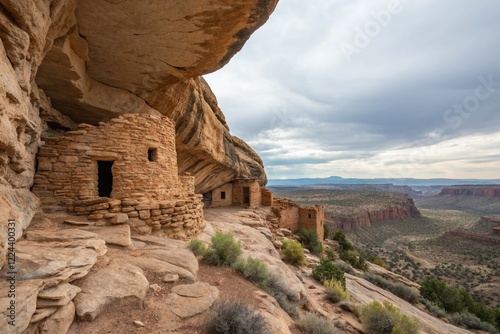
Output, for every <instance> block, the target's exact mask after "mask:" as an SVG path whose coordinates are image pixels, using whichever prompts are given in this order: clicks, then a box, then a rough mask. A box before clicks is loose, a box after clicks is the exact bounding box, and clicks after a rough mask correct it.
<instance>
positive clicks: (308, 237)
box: [297, 227, 323, 254]
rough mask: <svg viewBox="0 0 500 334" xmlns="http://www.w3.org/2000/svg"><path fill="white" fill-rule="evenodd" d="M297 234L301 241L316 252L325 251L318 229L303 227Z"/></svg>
mask: <svg viewBox="0 0 500 334" xmlns="http://www.w3.org/2000/svg"><path fill="white" fill-rule="evenodd" d="M297 236H298V237H299V240H300V242H301V243H302V244H303V245H304V246H305V247H306V248H307V249H309V250H310V251H311V252H313V253H314V254H321V253H322V252H323V244H322V243H321V241H320V240H319V238H318V233H316V231H314V230H311V229H306V228H302V227H301V228H300V229H299V230H298V231H297Z"/></svg>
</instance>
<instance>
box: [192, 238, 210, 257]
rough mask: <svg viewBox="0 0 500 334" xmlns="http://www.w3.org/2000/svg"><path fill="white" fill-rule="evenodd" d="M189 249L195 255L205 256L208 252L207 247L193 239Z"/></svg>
mask: <svg viewBox="0 0 500 334" xmlns="http://www.w3.org/2000/svg"><path fill="white" fill-rule="evenodd" d="M189 249H191V251H192V252H193V253H194V254H195V255H202V256H203V255H205V253H206V252H207V245H205V243H204V242H203V241H201V240H198V239H193V240H191V241H190V242H189Z"/></svg>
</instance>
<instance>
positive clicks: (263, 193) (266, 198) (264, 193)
mask: <svg viewBox="0 0 500 334" xmlns="http://www.w3.org/2000/svg"><path fill="white" fill-rule="evenodd" d="M260 197H261V201H262V205H263V206H273V200H274V195H273V192H272V191H271V190H269V189H267V188H264V187H262V188H260Z"/></svg>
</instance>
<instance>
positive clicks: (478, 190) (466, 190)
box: [440, 185, 500, 198]
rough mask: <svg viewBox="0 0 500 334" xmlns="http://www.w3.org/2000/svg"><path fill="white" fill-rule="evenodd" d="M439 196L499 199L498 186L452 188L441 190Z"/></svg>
mask: <svg viewBox="0 0 500 334" xmlns="http://www.w3.org/2000/svg"><path fill="white" fill-rule="evenodd" d="M440 195H451V196H475V197H498V198H500V186H497V185H491V186H452V187H446V188H443V189H442V190H441V193H440Z"/></svg>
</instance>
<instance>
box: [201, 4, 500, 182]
mask: <svg viewBox="0 0 500 334" xmlns="http://www.w3.org/2000/svg"><path fill="white" fill-rule="evenodd" d="M398 3H399V5H398V6H397V8H398V10H397V11H393V12H394V13H391V8H394V5H395V4H396V5H397V4H398ZM391 6H392V7H391ZM387 13H389V14H390V15H386V14H387ZM384 15H386V16H385V20H386V21H387V22H385V23H384V24H383V25H382V24H380V23H379V29H378V30H377V31H376V32H377V33H374V30H372V31H371V32H370V30H369V29H370V27H372V28H373V27H375V26H376V24H377V23H378V22H382V21H380V17H382V18H384ZM499 16H500V3H499V2H498V1H495V0H484V1H482V2H481V3H479V2H471V1H466V0H458V1H457V0H443V1H440V2H439V3H436V2H431V1H420V2H414V1H408V0H401V1H398V0H392V1H386V0H376V1H370V2H369V3H367V2H366V1H362V0H353V1H346V0H336V1H332V0H316V1H315V2H314V5H311V4H310V3H308V2H304V1H300V0H287V1H282V2H280V3H279V5H278V7H277V9H276V11H275V13H274V14H273V15H272V16H271V18H270V20H269V21H268V23H267V24H266V25H264V26H263V27H262V28H261V29H260V30H258V31H257V32H256V33H255V34H254V35H253V36H252V37H251V39H250V40H249V41H248V42H247V45H246V46H245V47H244V48H243V50H242V51H241V52H240V53H239V54H237V55H236V56H235V57H234V59H233V60H232V61H231V62H230V63H229V64H228V65H227V66H226V67H225V68H223V69H222V70H219V71H218V72H216V73H214V74H211V75H209V76H207V77H206V78H207V81H208V82H209V83H210V85H211V86H212V89H213V90H214V92H215V94H216V95H217V97H218V100H219V103H220V105H221V108H222V110H223V111H224V113H225V115H226V117H227V120H228V124H229V126H230V128H231V131H232V133H234V134H235V135H237V136H238V137H240V138H242V139H244V140H246V141H247V142H248V143H249V144H250V145H251V146H252V147H253V148H254V149H256V151H257V152H258V153H259V154H260V155H261V157H262V158H263V160H264V163H265V165H266V169H267V172H268V174H269V176H270V177H271V178H273V177H283V176H285V177H287V176H294V177H295V176H320V174H321V176H328V175H341V176H355V177H365V176H366V175H372V176H381V175H373V174H376V173H384V174H386V173H394V174H396V173H400V171H396V170H394V167H390V168H389V167H388V166H395V165H397V163H394V161H395V160H394V159H395V158H397V157H399V156H400V154H401V152H402V151H404V150H408V149H410V150H415V149H419V148H426V147H438V146H439V144H440V143H448V144H449V143H454V144H455V145H457V146H456V148H455V149H453V148H451V147H449V148H448V149H449V150H450V151H453V152H455V153H456V154H458V155H460V156H463V157H464V158H463V159H462V160H461V161H462V162H464V164H463V166H460V165H459V164H458V162H457V160H456V159H453V157H452V156H449V155H447V154H444V155H443V152H441V151H439V154H440V156H434V155H432V154H427V155H426V156H425V159H424V160H425V161H424V160H422V162H421V163H419V165H418V166H420V167H419V168H422V169H421V170H420V169H417V168H416V167H415V166H414V167H413V168H412V169H411V170H408V171H407V173H408V175H402V176H404V177H416V176H417V175H421V176H422V177H430V176H432V175H435V176H444V175H449V174H451V173H455V174H456V175H457V177H459V176H460V175H462V174H461V173H462V172H463V174H464V175H465V174H467V175H468V176H470V175H471V174H472V173H473V168H470V166H469V165H470V164H472V163H473V162H472V161H474V163H475V164H477V165H478V166H477V168H476V170H477V177H486V175H484V173H485V170H484V169H483V167H484V168H486V169H487V170H488V171H490V169H488V168H497V170H498V167H499V165H498V163H497V162H496V161H495V159H494V158H492V157H493V156H492V155H491V154H490V153H488V152H485V153H484V154H485V155H484V156H477V154H478V153H477V152H482V150H479V148H481V147H479V148H478V151H477V152H476V153H474V158H471V159H472V160H471V159H469V160H467V154H469V153H473V152H470V151H467V150H465V148H464V147H468V146H467V143H466V142H465V141H466V140H468V139H467V138H469V139H470V138H485V140H483V141H481V140H479V142H481V143H482V144H483V145H490V144H491V142H490V141H488V140H487V138H490V137H491V136H495V133H496V132H497V131H498V124H500V112H499V111H500V65H499V64H498V59H500V44H499V43H497V37H496V36H497V32H498V31H500V21H499V20H498V17H499ZM377 18H378V19H379V21H377ZM361 34H365V35H366V36H368V35H369V36H368V37H369V38H368V40H369V43H365V44H366V45H363V47H357V46H356V45H358V46H359V45H360V44H359V43H358V44H356V42H359V39H360V37H359V36H360V35H361ZM365 42H366V41H365ZM343 45H344V46H345V45H352V46H354V47H357V49H358V51H359V52H357V53H354V54H352V55H351V56H350V59H348V58H349V57H348V58H346V54H345V52H344V51H342V49H341V47H342V46H343ZM485 81H486V82H489V85H488V84H487V85H485V84H484V82H485ZM478 87H480V89H479V91H478ZM478 94H479V95H478ZM486 95H488V96H486ZM457 106H458V107H457ZM439 147H440V146H439ZM443 147H447V146H443ZM497 147H498V146H497ZM456 150H458V151H456ZM444 153H446V152H444ZM489 154H490V155H489ZM442 157H446V159H443V158H442ZM371 159H374V160H373V161H376V164H375V165H373V164H367V162H368V161H371V162H372V163H373V161H372V160H371ZM448 159H449V160H448ZM495 164H496V165H495ZM430 165H432V169H429V166H430ZM479 165H481V166H483V167H481V166H479ZM384 168H385V169H384ZM387 168H389V169H387ZM450 168H456V171H455V172H451V171H450ZM343 173H344V174H343ZM487 173H489V174H491V173H493V172H492V170H491V171H490V172H487ZM389 177H391V176H389Z"/></svg>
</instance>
